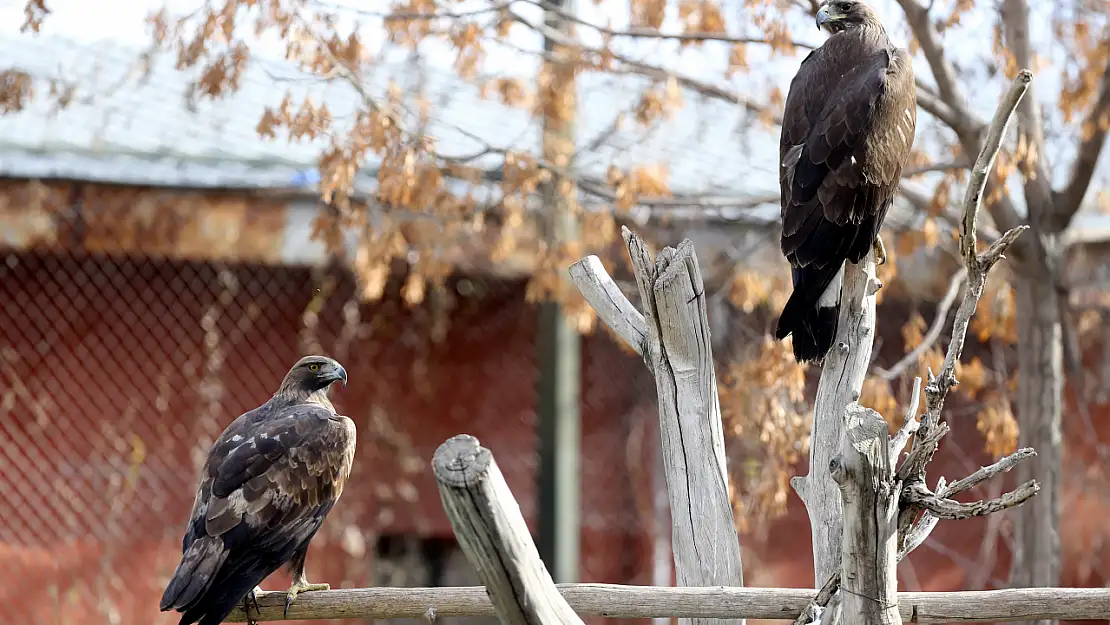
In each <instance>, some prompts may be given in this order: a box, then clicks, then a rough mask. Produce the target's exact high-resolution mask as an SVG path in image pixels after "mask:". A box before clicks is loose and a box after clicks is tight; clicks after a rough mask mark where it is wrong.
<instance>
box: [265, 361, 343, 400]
mask: <svg viewBox="0 0 1110 625" xmlns="http://www.w3.org/2000/svg"><path fill="white" fill-rule="evenodd" d="M332 382H343V386H347V370H346V369H344V368H343V365H341V364H339V363H338V362H336V361H335V360H334V359H332V358H328V357H327V356H305V357H304V358H301V359H300V360H298V361H297V364H295V365H293V368H292V369H290V370H289V373H287V374H285V379H284V380H282V382H281V388H282V389H283V390H286V391H293V392H294V393H296V394H309V393H315V392H317V391H322V390H326V389H327V388H328V387H329V386H331V384H332Z"/></svg>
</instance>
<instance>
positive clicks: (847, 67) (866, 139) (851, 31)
mask: <svg viewBox="0 0 1110 625" xmlns="http://www.w3.org/2000/svg"><path fill="white" fill-rule="evenodd" d="M817 27H818V28H825V29H827V30H828V31H829V32H830V33H831V36H830V37H829V38H828V39H827V40H826V41H825V43H824V45H822V46H821V47H819V48H817V49H816V50H814V51H813V52H810V53H809V56H807V57H806V58H805V60H804V61H802V64H801V67H799V68H798V73H797V74H796V75H795V76H794V79H793V80H792V81H791V82H790V93H789V94H788V95H787V97H786V107H785V110H784V112H783V119H782V135H781V136H780V139H779V163H780V166H779V187H780V189H781V200H780V201H781V207H782V238H781V241H780V246H781V249H782V253H783V254H784V255H785V256H786V259H787V260H788V261H790V266H791V273H792V277H793V282H794V291H793V293H791V295H790V299H789V300H788V301H787V302H786V306H784V307H783V309H782V314H781V315H780V316H779V320H778V327H777V328H776V330H775V336H776V338H778V339H784V338H786V336H787V335H788V334H793V335H794V358H795V359H796V360H797V361H799V362H814V363H822V362H824V359H825V354H827V353H828V351H829V348H830V347H832V343H833V339H834V338H835V337H836V324H837V318H838V317H839V314H840V291H841V286H842V285H843V281H844V262H845V261H846V260H847V261H851V262H852V263H858V262H859V261H860V260H861V259H862V258H863V257H864V256H866V255H867V252H868V251H869V250H870V249H872V247H874V249H875V255H876V258H877V262H878V263H879V264H882V263H884V262H886V251H885V249H884V248H883V243H882V240H881V239H880V238H879V227H880V226H881V225H882V223H883V218H885V217H886V213H887V210H888V209H889V208H890V205H891V202H892V201H893V199H894V193H895V191H896V190H897V188H898V180H899V178H900V177H901V175H902V168H903V167H905V165H906V160H907V159H908V158H909V155H910V148H911V147H912V146H913V140H914V132H915V130H916V126H917V89H916V87H915V85H914V75H913V65H912V63H911V60H910V55H909V54H907V53H906V51H905V50H904V49H901V48H896V47H894V45H893V44H892V43H891V42H890V40H889V39H888V38H887V35H886V30H884V29H883V25H882V23H880V22H879V18H878V16H877V15H875V12H874V11H873V10H872V9H871V7H870V6H868V5H867V4H865V3H864V2H861V1H860V0H829V1H827V2H825V3H824V4H822V5H821V8H820V10H818V11H817Z"/></svg>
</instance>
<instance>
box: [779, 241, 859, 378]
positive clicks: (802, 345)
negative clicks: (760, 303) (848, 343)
mask: <svg viewBox="0 0 1110 625" xmlns="http://www.w3.org/2000/svg"><path fill="white" fill-rule="evenodd" d="M791 273H792V277H793V281H794V292H793V293H791V294H790V299H788V300H787V301H786V305H785V306H784V307H783V309H782V314H781V315H779V320H778V324H777V327H776V328H775V338H777V339H779V340H782V339H784V338H786V337H787V335H790V334H793V335H794V341H793V349H794V359H795V360H797V361H798V362H811V363H814V364H822V363H823V362H824V359H825V355H826V354H827V353H828V352H829V349H831V348H832V344H833V341H834V340H835V339H836V324H837V320H838V319H839V318H840V291H841V287H842V286H843V276H844V264H843V263H841V264H840V266H836V265H832V266H825V267H818V266H815V265H809V266H807V267H795V268H793V270H792V272H791Z"/></svg>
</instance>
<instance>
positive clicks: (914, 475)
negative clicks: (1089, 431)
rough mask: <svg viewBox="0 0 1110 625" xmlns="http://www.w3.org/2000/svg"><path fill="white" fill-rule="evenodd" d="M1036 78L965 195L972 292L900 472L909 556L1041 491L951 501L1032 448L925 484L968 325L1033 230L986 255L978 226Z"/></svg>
mask: <svg viewBox="0 0 1110 625" xmlns="http://www.w3.org/2000/svg"><path fill="white" fill-rule="evenodd" d="M1032 80H1033V74H1032V72H1030V71H1029V70H1021V71H1020V72H1018V75H1017V77H1016V78H1015V79H1014V81H1013V83H1012V84H1011V85H1010V88H1009V90H1008V91H1007V92H1006V95H1005V96H1004V97H1003V99H1002V102H1001V103H1000V105H999V107H998V110H997V111H996V112H995V114H994V119H992V120H991V124H990V127H989V128H988V130H987V133H986V138H985V139H984V141H983V148H982V150H981V151H980V152H979V156H978V158H976V159H975V165H974V166H973V167H972V169H971V178H970V180H969V182H968V185H967V190H966V192H965V195H964V217H963V220H962V222H961V227H960V254H961V256H962V257H963V259H964V264H965V268H966V272H967V288H966V289H965V290H964V297H963V301H962V302H961V303H960V307H959V308H958V309H957V310H956V318H955V320H954V321H953V323H952V338H951V340H950V341H949V343H948V351H947V353H946V355H945V358H944V364H943V365H942V367H941V370H940V373H939V375H933V372H932V371H930V372H929V381H928V383H927V384H926V386H925V414H924V415H923V416H922V419H921V423H920V426H919V427H918V430H917V434H916V436H915V437H914V444H913V448H912V449H911V451H910V453H909V455H908V456H907V457H906V460H905V462H904V463H903V465H902V466H901V467H900V468H899V469H898V473H897V477H898V478H899V479H900V480H902V481H903V483H904V484H905V492H904V496H903V504H904V506H903V509H902V511H901V514H900V521H899V528H900V530H901V531H900V533H901V535H902V541H901V542H902V552H903V553H909V551H910V550H909V549H906V547H907V546H908V545H907V541H908V539H909V538H911V537H912V538H913V542H914V543H916V544H920V543H921V542H922V541H924V539H925V538H926V537H927V535H928V531H931V529H932V527H933V526H935V525H936V520H937V519H938V518H967V517H970V516H980V515H985V514H991V513H993V512H997V511H998V510H1002V509H1004V508H1008V507H1013V506H1016V505H1019V504H1021V503H1022V502H1023V501H1025V500H1027V499H1029V498H1030V497H1032V496H1033V495H1035V494H1036V493H1037V490H1038V486H1037V484H1036V483H1035V482H1032V481H1030V482H1028V483H1026V484H1023V485H1021V486H1020V487H1019V488H1018V489H1017V490H1015V491H1013V492H1011V493H1007V494H1005V495H1003V496H1002V497H1000V498H998V499H995V500H991V501H981V502H976V503H970V504H963V503H959V502H956V501H953V500H951V499H949V497H950V496H952V495H955V494H957V493H959V492H963V491H966V490H967V489H969V488H972V487H973V486H975V485H977V484H979V483H981V482H983V481H985V480H987V479H989V478H991V477H993V476H995V475H998V474H1000V473H1002V472H1004V471H1008V470H1009V469H1010V468H1012V467H1013V466H1014V465H1015V464H1017V463H1018V462H1020V461H1021V460H1024V459H1026V458H1029V457H1031V456H1033V455H1035V454H1034V451H1033V450H1032V449H1022V450H1019V451H1017V452H1015V453H1014V454H1012V455H1011V456H1008V457H1007V458H1003V459H1002V460H1000V461H999V462H997V463H995V464H994V465H991V466H990V467H986V468H983V469H980V470H979V471H976V472H975V474H973V475H971V476H968V477H967V478H964V479H963V480H959V481H957V482H954V483H953V484H952V485H950V486H948V487H947V488H944V487H943V484H942V485H938V488H937V491H936V492H932V491H930V490H929V488H928V487H927V486H926V483H925V466H926V465H927V464H928V463H929V461H930V460H931V459H932V457H933V454H934V453H935V452H936V449H937V444H938V443H939V441H940V439H941V438H942V437H943V436H944V435H945V433H947V430H948V428H947V426H946V425H945V424H944V423H942V422H941V410H942V408H943V407H944V400H945V398H946V397H947V396H948V392H949V391H950V390H952V389H953V388H955V387H956V386H957V385H958V384H959V381H958V380H957V379H956V364H957V363H958V362H959V360H960V356H961V355H962V354H963V348H964V342H965V340H966V338H967V331H968V327H969V325H970V323H971V318H972V316H974V314H975V310H976V308H977V307H978V304H979V298H980V297H982V295H983V288H984V286H985V285H986V281H987V274H988V273H989V272H990V270H991V269H992V268H993V267H994V265H995V264H996V263H998V261H1000V260H1001V259H1003V258H1005V253H1006V250H1007V249H1008V248H1009V247H1010V245H1012V244H1013V243H1014V241H1016V240H1017V238H1018V237H1019V236H1020V235H1021V233H1022V232H1023V231H1024V230H1025V229H1026V228H1028V226H1024V225H1022V226H1017V227H1015V228H1012V229H1010V230H1009V231H1008V232H1006V233H1005V234H1003V235H1002V236H1001V237H999V238H998V240H996V241H995V242H994V243H993V244H991V245H990V247H988V248H987V249H986V250H985V251H983V252H982V253H980V252H979V251H978V240H977V238H976V223H977V220H978V216H979V210H980V208H981V206H982V201H983V192H984V189H985V188H986V185H987V180H988V178H989V176H990V171H991V168H992V167H994V162H995V159H996V157H997V156H998V151H999V149H1000V148H1001V147H1002V140H1003V138H1004V137H1005V135H1006V130H1007V128H1008V127H1009V124H1010V120H1011V119H1012V118H1013V116H1014V112H1015V111H1016V110H1017V107H1018V104H1019V103H1020V102H1021V100H1022V97H1023V96H1024V95H1025V92H1026V91H1027V90H1028V88H1029V85H1030V83H1031V82H1032ZM923 511H926V512H925V514H924V515H922V516H921V518H919V519H917V524H916V527H914V526H913V525H912V524H913V522H914V519H915V517H917V515H918V514H919V513H921V512H923Z"/></svg>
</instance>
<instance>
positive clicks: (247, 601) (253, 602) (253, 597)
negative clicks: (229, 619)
mask: <svg viewBox="0 0 1110 625" xmlns="http://www.w3.org/2000/svg"><path fill="white" fill-rule="evenodd" d="M260 592H262V587H261V586H255V587H254V588H252V589H251V591H250V592H249V593H247V596H246V597H243V613H244V614H246V615H247V625H258V621H256V620H254V618H253V617H252V616H251V606H254V613H255V614H261V610H259V609H258V593H260Z"/></svg>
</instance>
